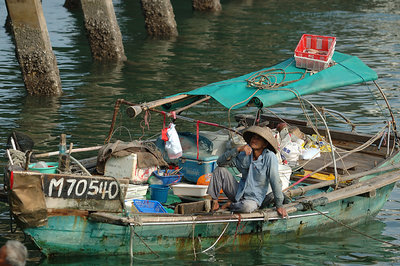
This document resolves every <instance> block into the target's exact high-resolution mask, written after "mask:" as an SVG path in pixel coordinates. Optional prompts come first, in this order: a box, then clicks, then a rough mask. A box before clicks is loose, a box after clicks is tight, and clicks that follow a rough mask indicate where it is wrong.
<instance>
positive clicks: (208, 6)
mask: <svg viewBox="0 0 400 266" xmlns="http://www.w3.org/2000/svg"><path fill="white" fill-rule="evenodd" d="M192 6H193V9H194V10H198V11H220V10H221V9H222V7H221V3H220V0H192Z"/></svg>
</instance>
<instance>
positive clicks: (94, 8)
mask: <svg viewBox="0 0 400 266" xmlns="http://www.w3.org/2000/svg"><path fill="white" fill-rule="evenodd" d="M81 6H82V10H83V15H84V20H85V28H86V32H87V36H88V39H89V44H90V50H91V52H92V57H93V59H95V60H99V61H120V60H126V56H125V51H124V46H123V44H122V35H121V31H120V29H119V26H118V22H117V18H116V17H115V12H114V6H113V3H112V0H81Z"/></svg>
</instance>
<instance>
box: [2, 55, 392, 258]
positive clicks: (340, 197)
mask: <svg viewBox="0 0 400 266" xmlns="http://www.w3.org/2000/svg"><path fill="white" fill-rule="evenodd" d="M296 65H297V64H296V58H294V57H291V58H289V59H287V60H285V61H283V62H281V63H279V64H277V65H275V66H272V67H268V68H265V69H262V70H260V71H255V72H252V73H249V74H246V75H243V76H240V77H236V78H233V79H229V80H225V81H220V82H216V83H212V84H210V85H207V86H204V87H201V88H198V89H194V90H191V91H188V92H184V93H180V94H176V95H172V96H170V97H166V98H163V99H159V100H155V101H151V102H146V103H139V104H135V103H131V102H129V101H126V100H122V99H121V100H118V101H117V102H116V104H115V107H114V117H113V121H112V123H111V127H110V134H109V137H108V138H107V139H106V145H111V146H113V145H115V142H113V143H111V142H110V139H111V135H112V133H113V132H114V125H115V120H116V118H117V117H118V115H117V114H118V112H119V110H120V108H121V107H122V106H125V105H126V106H127V109H126V111H127V114H128V115H129V116H131V117H133V118H134V117H139V116H141V115H146V114H148V112H157V113H160V114H161V115H163V116H164V117H173V119H177V120H184V121H187V122H188V123H190V122H193V123H195V124H197V128H199V126H200V125H203V124H206V125H209V126H215V127H217V130H216V131H215V132H208V133H207V134H208V135H207V134H206V135H204V134H203V135H201V131H198V132H195V133H192V135H190V136H191V137H188V136H189V135H186V137H187V138H189V139H191V140H192V142H193V143H195V146H194V147H195V150H191V151H185V149H183V154H182V157H185V156H186V157H185V158H186V160H187V161H185V162H182V161H181V162H180V163H182V164H178V166H179V168H182V169H180V170H181V172H182V173H184V174H183V179H182V181H181V183H182V182H183V181H184V180H186V181H187V183H190V182H188V181H192V182H191V183H192V186H201V185H198V184H197V183H195V181H196V180H193V179H192V178H193V176H194V177H196V175H195V174H191V173H192V172H191V170H193V169H194V168H196V167H199V166H198V165H202V167H203V166H204V167H203V168H202V169H203V170H202V171H203V172H201V173H197V175H199V174H209V173H210V172H212V170H213V167H211V166H210V165H212V164H213V163H215V160H210V162H208V161H206V162H205V161H204V160H203V161H201V160H202V159H201V158H202V155H209V156H217V155H219V154H220V153H221V152H223V148H221V147H222V146H224V145H225V144H226V143H225V142H224V145H220V144H218V145H217V143H215V142H214V143H213V141H215V139H217V138H225V137H226V139H227V140H233V139H234V138H235V137H236V138H238V139H239V140H240V137H241V132H242V130H243V129H245V128H246V127H248V126H250V125H254V124H256V125H263V126H268V127H270V128H271V129H272V130H274V132H276V137H277V138H280V145H281V146H280V153H281V154H278V155H279V156H280V158H281V159H282V162H281V163H282V165H286V166H287V167H289V168H290V174H289V176H290V184H288V185H287V187H286V188H285V189H284V193H285V195H286V197H287V198H288V199H289V200H288V201H287V202H286V203H285V204H284V208H285V209H286V210H287V212H288V214H289V217H287V218H282V217H280V216H278V214H277V213H276V211H275V209H274V207H273V206H270V205H268V206H266V207H265V208H260V209H258V210H257V211H255V212H252V213H231V212H229V211H228V210H225V211H224V210H221V211H216V212H212V211H210V206H209V205H210V200H209V199H208V198H207V197H206V196H205V197H203V195H201V196H199V197H186V201H182V202H181V203H179V204H177V205H175V206H174V209H173V212H158V211H155V210H154V212H142V211H140V209H139V210H137V209H136V211H134V210H131V209H129V208H127V207H126V204H125V202H124V201H125V200H126V195H127V191H128V188H129V185H131V183H132V182H131V181H132V179H131V177H129V178H119V177H115V176H110V175H108V174H105V173H104V172H103V174H101V172H102V171H96V170H94V171H91V170H90V166H89V165H90V163H89V161H90V160H86V161H85V160H76V161H75V160H72V161H71V165H70V168H69V171H68V172H62V171H58V172H53V173H44V172H37V171H34V170H35V169H32V168H31V167H29V165H30V163H31V161H32V158H34V157H33V156H26V158H25V160H28V159H29V158H31V159H30V160H31V161H29V162H24V161H23V163H20V164H19V165H18V163H16V162H15V159H14V158H13V157H12V156H11V155H10V156H9V158H10V166H9V171H7V173H6V174H5V180H6V189H7V192H8V199H9V203H10V209H11V212H12V214H13V217H14V219H15V221H16V222H17V224H18V225H19V226H20V227H21V228H22V230H23V232H24V233H25V234H26V235H27V236H29V237H30V238H31V239H32V240H33V242H34V243H35V244H36V245H37V247H38V248H39V249H40V250H41V251H42V252H43V254H45V255H46V256H56V255H62V256H71V255H118V254H126V255H129V254H130V255H131V256H135V255H139V254H146V253H153V254H157V253H159V252H193V253H194V254H196V253H199V252H207V251H209V250H211V249H213V248H217V247H221V246H224V245H234V246H246V247H247V246H253V245H254V246H260V245H263V244H265V243H267V242H268V241H270V240H271V239H275V238H279V239H282V236H284V239H291V238H297V237H301V236H303V235H308V234H313V233H315V232H317V231H319V230H320V229H323V231H329V230H330V229H332V230H333V229H335V228H338V227H339V228H343V226H346V229H344V230H348V229H347V228H349V227H356V226H357V225H359V224H361V223H365V222H367V221H368V220H370V219H372V218H373V217H374V216H375V215H376V214H377V213H378V212H379V211H380V209H381V208H382V206H383V205H384V204H385V202H386V201H387V200H388V197H389V195H390V193H391V191H392V190H393V188H394V186H395V184H396V182H397V181H398V180H399V179H400V174H399V169H400V164H399V161H400V155H399V150H398V144H399V143H398V137H397V131H396V122H395V117H394V114H393V112H392V110H391V108H390V105H389V102H388V100H387V99H386V97H385V95H384V93H383V90H382V89H381V88H380V87H379V85H378V84H377V82H376V80H377V78H378V76H377V74H376V73H375V72H374V71H373V70H372V69H370V68H369V67H368V66H367V65H365V64H364V63H363V62H362V61H361V60H360V59H359V58H358V57H355V56H351V55H347V54H343V53H340V52H334V54H333V56H332V58H331V61H330V63H329V65H328V66H326V68H324V69H319V70H318V71H310V70H308V69H307V68H303V67H301V66H300V67H298V66H296ZM353 84H359V85H360V86H361V87H362V86H365V84H373V85H374V87H375V88H377V94H375V95H381V96H382V98H383V101H384V102H385V103H386V105H387V106H386V108H385V112H386V113H385V115H386V117H384V118H383V119H384V120H383V121H385V124H383V127H382V128H378V129H377V130H376V133H374V134H360V133H355V132H354V131H342V130H337V129H331V128H330V127H328V124H327V120H326V119H325V115H324V114H323V112H324V109H323V108H322V106H317V105H315V104H313V103H311V102H310V101H309V100H307V99H306V98H304V96H305V95H310V94H316V93H318V92H321V91H326V90H333V89H335V88H340V87H343V86H350V85H353ZM369 88H370V87H369ZM292 99H297V100H298V102H299V106H300V108H301V109H302V112H303V113H304V114H305V117H306V119H305V120H300V119H294V118H285V117H284V116H283V115H278V114H273V115H267V114H266V112H261V111H262V110H266V109H268V108H269V107H271V106H274V105H276V104H279V103H282V102H285V101H289V100H292ZM208 100H215V101H217V102H218V103H220V104H221V105H222V106H223V107H225V108H227V109H228V113H229V112H230V111H231V110H233V109H239V110H240V109H242V110H249V109H250V110H255V111H256V112H255V113H256V115H254V116H253V115H249V112H245V113H244V114H241V115H236V116H235V119H236V121H237V122H238V124H237V126H236V125H235V127H232V126H231V125H230V124H229V125H226V124H225V125H220V124H217V123H214V122H208V121H203V120H198V119H193V118H189V117H185V116H182V115H181V114H182V111H183V110H187V109H188V108H191V107H194V106H197V105H201V104H206V102H207V101H208ZM320 104H321V103H320ZM310 110H311V111H310ZM310 112H311V113H312V114H313V115H312V118H311V115H310ZM325 112H326V110H325ZM336 114H338V113H336ZM338 116H339V115H338ZM343 117H344V116H343ZM346 121H347V122H348V121H349V120H348V119H346ZM229 123H231V122H230V121H229ZM381 125H382V124H381ZM353 129H354V128H353ZM286 130H287V131H286ZM282 132H285V133H286V135H285V136H290V139H289V140H286V144H287V143H290V144H291V145H294V146H292V147H295V148H297V149H298V152H297V154H293V150H292V154H289V153H290V151H289V152H288V149H286V151H285V152H286V153H283V151H284V148H285V147H287V146H284V139H285V137H283V136H282V134H283V133H282ZM210 136H213V137H210ZM206 139H208V141H206ZM181 140H182V139H181ZM202 140H203V142H204V143H206V144H207V143H208V144H210V143H211V144H213V145H211V146H213V147H211V148H210V147H208V148H209V150H207V149H204V150H201V147H200V146H201V145H200V144H199V142H201V141H202ZM14 142H18V139H17V138H16V139H14ZM204 143H203V144H204ZM231 143H233V144H232V145H234V144H235V142H234V141H232V142H231ZM295 143H297V146H296V145H295ZM141 145H143V146H141ZM17 146H18V145H17ZM61 146H63V145H61ZM133 146H134V148H133V150H130V152H128V155H126V154H125V155H124V156H123V158H124V159H127V158H130V157H129V156H131V155H132V154H135V156H136V155H137V153H138V151H141V152H144V153H146V152H147V153H151V154H153V155H154V152H153V151H149V150H148V148H149V146H150V145H146V144H143V143H140V141H138V142H135V144H134V145H133ZM206 146H207V145H206ZM208 146H210V145H208ZM217 146H218V148H221V149H222V150H218V151H216V147H217ZM155 147H156V150H157V151H159V152H160V154H163V152H165V151H163V150H162V146H161V148H160V146H157V145H155ZM157 147H158V148H157ZM14 148H15V149H18V147H14ZM95 148H96V149H99V148H100V149H103V153H102V154H110V150H112V149H113V148H110V146H108V147H107V148H106V149H104V146H101V147H95ZM114 148H115V147H114ZM10 149H13V148H10ZM301 149H303V150H302V151H301ZM305 151H307V152H308V155H307V156H305V155H304V153H305ZM24 152H25V155H26V154H27V153H28V152H27V151H24ZM71 152H79V151H78V150H75V151H74V149H70V150H68V149H65V141H64V148H63V149H62V150H60V151H56V152H53V153H51V152H50V153H47V154H36V156H35V158H36V159H41V158H45V156H50V155H54V154H58V155H59V156H61V155H62V154H63V155H65V156H66V155H68V154H70V155H71ZM82 152H83V151H82ZM185 152H186V153H187V154H185ZM310 152H311V155H310ZM99 154H100V152H99ZM188 154H191V157H190V156H188ZM33 155H34V153H33ZM285 156H286V157H285ZM28 157H29V158H28ZM61 157H62V156H61ZM71 157H72V156H71ZM154 157H156V158H158V159H159V161H162V160H161V158H159V157H157V156H155V155H154ZM189 157H190V158H189ZM27 158H28V159H27ZM213 158H214V157H213ZM178 160H179V159H178ZM104 161H105V160H103V163H104ZM128 161H129V160H128ZM164 161H166V160H164ZM188 161H191V162H194V164H196V162H197V163H198V165H197V166H196V165H191V164H188ZM200 161H201V162H200ZM115 162H116V163H118V162H120V161H119V160H116V161H115ZM130 162H132V161H130ZM133 162H135V160H133ZM136 163H137V161H136ZM166 163H167V164H170V162H168V161H166ZM98 164H99V157H97V159H96V160H95V161H94V164H93V162H92V166H93V165H94V166H95V169H97V170H98V168H99V165H98ZM129 165H130V164H129ZM64 166H65V165H64ZM162 166H163V165H162V164H161V163H160V164H157V165H156V166H155V169H151V171H152V170H154V171H155V172H157V169H160V168H162ZM164 166H165V165H164ZM124 167H125V168H126V167H128V164H122V163H121V164H120V165H118V164H117V166H116V168H117V170H121V169H122V170H124ZM136 167H137V165H136ZM59 168H62V167H61V165H59ZM144 168H145V167H144ZM144 168H143V169H144ZM64 169H65V168H64ZM143 169H142V170H143ZM164 169H165V168H164ZM59 170H60V169H59ZM231 170H233V171H234V170H235V169H231ZM198 177H199V176H197V178H198ZM178 196H179V193H178ZM221 196H222V197H223V194H221ZM182 198H183V197H182ZM164 207H171V206H168V205H167V204H164Z"/></svg>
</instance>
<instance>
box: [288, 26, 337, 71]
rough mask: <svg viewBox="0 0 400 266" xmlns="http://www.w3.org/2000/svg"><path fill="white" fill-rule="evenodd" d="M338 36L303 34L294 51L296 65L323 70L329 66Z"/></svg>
mask: <svg viewBox="0 0 400 266" xmlns="http://www.w3.org/2000/svg"><path fill="white" fill-rule="evenodd" d="M335 45H336V37H330V36H320V35H311V34H303V36H302V37H301V39H300V41H299V43H298V44H297V47H296V49H295V51H294V58H295V60H296V67H298V68H306V69H310V70H315V71H321V70H323V69H325V68H327V67H328V66H329V63H330V62H331V59H332V56H333V53H334V51H335Z"/></svg>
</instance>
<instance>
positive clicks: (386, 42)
mask: <svg viewBox="0 0 400 266" xmlns="http://www.w3.org/2000/svg"><path fill="white" fill-rule="evenodd" d="M113 3H114V7H115V11H116V15H117V19H118V23H119V26H120V29H121V32H122V35H123V42H124V48H125V53H126V56H127V58H128V60H127V61H126V62H124V63H115V64H110V63H107V64H102V63H98V62H93V61H92V59H91V55H90V49H89V46H88V42H87V39H86V36H85V31H84V28H83V18H82V13H81V12H79V11H68V10H67V9H65V8H64V7H63V4H64V1H63V0H43V10H44V13H45V18H46V21H47V27H48V31H49V35H50V39H51V43H52V46H53V51H54V53H55V55H56V58H57V62H58V68H59V70H60V76H61V82H62V87H63V92H64V93H63V95H62V96H61V97H32V96H28V95H27V94H26V92H25V88H24V84H23V81H22V77H21V72H20V70H19V65H18V62H17V60H16V57H15V52H14V45H13V39H12V36H11V35H10V34H9V32H7V30H6V29H5V28H4V27H1V28H0V99H1V106H0V129H1V130H0V144H1V145H0V155H1V159H0V163H1V164H2V165H4V164H5V159H4V147H5V146H6V141H7V136H8V134H9V133H10V131H11V130H13V129H17V130H19V131H21V132H24V133H26V134H28V135H29V136H30V137H31V138H32V139H33V140H34V141H35V150H36V151H37V152H45V151H52V150H57V145H58V141H59V135H60V134H61V133H66V134H67V135H68V142H73V143H74V147H89V146H94V145H99V144H102V143H103V141H104V139H105V137H106V135H107V134H108V130H109V126H110V121H111V118H112V113H113V107H114V102H115V100H116V99H119V98H123V99H126V100H128V101H131V102H144V101H150V100H154V99H158V98H160V97H163V96H166V95H171V94H174V93H177V92H181V91H185V90H190V89H193V88H197V87H200V86H203V85H206V84H208V83H211V82H215V81H220V80H224V79H228V78H232V77H235V76H238V75H242V74H245V73H249V72H251V71H255V70H259V69H261V68H263V67H266V66H268V65H271V64H275V63H278V62H280V61H282V60H284V59H286V58H287V57H289V56H292V54H293V50H294V48H295V47H296V44H297V42H298V40H299V39H300V37H301V35H302V34H303V33H311V34H318V35H330V36H336V37H337V44H336V50H337V51H340V52H343V53H349V54H353V55H356V56H358V57H360V58H361V59H362V60H363V61H364V62H365V63H366V64H367V65H369V66H370V67H371V68H372V69H374V70H375V71H376V72H377V73H378V75H379V77H380V79H381V81H380V82H379V84H380V85H381V87H382V88H383V90H384V91H385V93H386V94H387V97H388V98H389V100H390V104H391V105H392V108H393V110H394V113H395V114H396V115H398V114H399V110H400V96H399V95H400V93H399V86H400V69H399V64H400V60H399V58H400V2H399V1H398V0H396V1H383V0H376V1H372V0H370V1H344V0H339V1H328V2H321V1H313V0H309V1H306V2H304V1H303V2H301V1H293V0H282V1H266V0H230V1H228V0H221V4H222V11H221V12H220V13H203V12H193V11H192V8H191V1H184V0H174V1H172V4H173V7H174V12H175V19H176V22H177V25H178V31H179V36H178V37H177V38H174V39H172V40H155V39H151V38H147V36H146V31H145V27H144V19H143V15H142V13H141V10H140V2H139V1H123V0H119V1H113ZM6 15H7V11H6V8H5V2H4V1H2V2H0V25H4V22H5V19H6ZM1 21H3V22H1ZM370 89H372V87H371V88H370ZM377 96H378V95H377V94H371V93H370V90H368V87H366V88H365V87H364V88H362V89H361V88H360V87H353V86H351V87H345V88H342V89H339V90H336V91H332V92H324V93H320V94H318V95H314V96H309V97H307V98H308V99H310V100H312V101H313V102H315V103H318V104H320V105H324V106H325V107H326V108H330V109H337V110H340V111H341V112H343V113H344V114H345V115H346V116H347V117H348V118H350V119H351V120H352V121H353V122H354V123H356V124H358V125H359V127H357V129H358V130H359V131H360V132H366V133H375V132H376V131H377V130H378V129H379V128H380V126H381V125H380V123H382V125H383V122H384V121H383V120H381V118H380V116H379V115H378V113H380V111H381V108H380V106H383V104H384V103H383V102H382V101H380V100H376V97H377ZM294 107H295V106H294V102H291V103H288V104H285V105H281V106H276V107H274V108H272V110H274V111H279V110H280V111H284V112H286V113H287V114H288V115H290V116H293V117H296V116H297V114H298V113H296V111H295V108H294ZM204 111H207V112H206V113H207V115H206V116H204ZM253 111H254V110H251V111H250V112H251V113H253ZM233 114H234V113H233ZM187 115H190V116H193V117H198V118H200V117H201V118H202V119H203V120H207V121H215V122H218V123H221V124H224V125H228V119H227V112H226V110H223V109H221V108H220V107H219V106H218V105H216V104H213V103H210V105H209V106H207V107H206V109H204V108H203V109H202V108H197V109H196V108H195V109H193V110H192V111H190V112H189V113H187ZM118 121H119V122H118V124H117V126H123V127H121V130H120V131H117V132H116V133H115V134H117V136H118V137H121V138H124V139H129V138H130V137H132V138H138V137H140V136H141V135H142V131H143V130H144V129H145V128H144V127H143V124H141V123H140V122H141V121H140V119H137V120H128V119H126V118H121V119H119V120H118ZM332 122H333V123H334V124H335V126H337V127H340V128H347V129H348V126H345V125H343V124H341V123H339V122H337V121H332ZM369 123H375V126H369ZM377 123H378V124H377ZM161 126H162V119H161V118H160V117H159V116H157V115H154V114H153V116H152V117H151V120H150V129H145V130H146V136H151V135H152V134H155V133H158V132H159V130H160V129H161ZM178 126H179V127H180V128H183V129H185V130H195V128H194V126H193V125H188V124H184V123H182V124H178ZM125 127H126V128H127V129H128V130H129V134H128V130H127V129H125ZM204 129H207V128H204ZM77 156H79V155H77ZM399 201H400V189H399V187H398V186H396V188H395V190H394V191H393V193H392V195H391V197H390V199H389V201H388V202H387V203H386V205H385V206H384V208H383V209H382V211H381V212H380V213H379V214H378V216H377V217H376V219H374V220H373V221H372V222H371V223H369V224H366V225H363V226H361V227H359V228H358V229H359V230H361V231H363V232H365V233H366V234H368V235H370V236H371V237H373V238H377V239H380V240H384V241H388V242H391V243H395V244H397V245H400V233H399V232H400V230H399V227H400V222H399V220H400V207H399V206H400V205H399ZM0 211H1V213H0V243H4V242H5V241H6V240H7V239H10V238H18V239H20V240H23V235H21V234H20V233H17V234H11V233H10V232H9V231H10V230H9V224H8V222H9V217H8V208H7V206H6V205H5V204H2V205H1V206H0ZM26 243H27V246H28V248H29V250H30V257H31V258H30V262H29V263H30V264H38V263H42V264H58V263H65V262H67V263H70V264H77V265H84V264H101V265H108V264H129V258H125V257H123V258H121V257H107V258H87V257H84V258H68V260H67V259H65V258H64V259H63V260H47V259H44V258H42V257H41V256H40V253H39V252H38V251H37V250H36V249H35V248H34V246H33V245H32V244H31V243H29V242H26ZM399 254H400V252H399V249H398V248H395V247H393V246H390V245H389V244H385V243H382V242H378V241H375V240H373V239H372V238H366V237H365V236H362V235H360V234H358V233H355V232H352V231H349V230H345V229H344V231H342V232H340V233H334V234H322V235H317V236H313V237H308V238H301V239H299V240H296V241H290V242H289V243H288V242H285V241H283V242H281V243H279V242H277V243H271V244H268V245H266V246H264V247H262V248H251V249H248V250H231V249H229V248H221V249H218V250H216V251H215V252H212V253H209V254H203V255H199V256H198V257H197V260H198V261H200V262H202V263H204V264H205V263H211V262H214V263H219V264H225V265H229V264H248V265H265V264H287V265H315V264H328V265H361V264H362V265H364V264H368V265H394V264H400V259H399ZM66 260H67V261H66ZM157 261H158V263H161V262H164V263H169V264H188V263H189V264H195V262H194V258H193V255H192V254H190V253H189V254H187V256H184V257H175V256H174V254H163V257H161V258H156V259H155V258H154V257H152V256H145V257H142V258H137V259H136V260H135V262H137V263H145V262H146V263H153V264H154V263H157Z"/></svg>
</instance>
